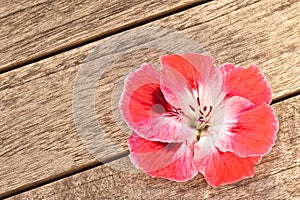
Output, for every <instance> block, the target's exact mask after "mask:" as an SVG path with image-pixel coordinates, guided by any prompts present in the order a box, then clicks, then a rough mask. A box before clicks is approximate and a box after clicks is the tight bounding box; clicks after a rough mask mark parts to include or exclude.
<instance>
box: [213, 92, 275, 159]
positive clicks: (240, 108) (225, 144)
mask: <svg viewBox="0 0 300 200" xmlns="http://www.w3.org/2000/svg"><path fill="white" fill-rule="evenodd" d="M253 107H254V105H253V104H252V103H251V102H250V101H248V100H246V99H244V98H242V97H237V96H236V97H232V98H230V99H228V100H227V101H226V103H225V120H224V126H223V129H222V130H221V131H220V135H219V139H218V142H217V147H218V148H219V149H220V150H221V151H231V152H234V153H236V154H237V155H239V156H242V157H249V156H263V155H265V154H267V153H268V152H269V151H270V150H271V148H272V146H273V145H274V144H275V140H276V133H277V131H278V121H277V118H276V115H275V113H274V111H273V109H272V108H271V107H270V106H268V105H266V104H265V103H263V104H261V105H259V106H257V107H254V108H253Z"/></svg>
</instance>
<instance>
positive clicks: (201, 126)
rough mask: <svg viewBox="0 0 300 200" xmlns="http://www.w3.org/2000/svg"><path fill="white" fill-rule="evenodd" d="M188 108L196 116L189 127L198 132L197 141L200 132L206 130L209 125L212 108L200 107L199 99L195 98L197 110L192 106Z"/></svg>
mask: <svg viewBox="0 0 300 200" xmlns="http://www.w3.org/2000/svg"><path fill="white" fill-rule="evenodd" d="M189 107H190V109H191V110H192V111H193V112H194V113H195V116H197V117H196V120H194V121H193V123H192V124H191V126H192V127H193V128H196V129H197V130H198V136H197V139H198V140H199V138H200V136H201V132H202V130H205V129H207V128H208V127H209V126H210V125H211V123H210V119H211V113H212V110H213V107H212V106H207V105H202V104H201V102H200V99H199V97H197V108H194V107H193V106H192V105H189Z"/></svg>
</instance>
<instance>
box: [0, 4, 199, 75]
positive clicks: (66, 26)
mask: <svg viewBox="0 0 300 200" xmlns="http://www.w3.org/2000/svg"><path fill="white" fill-rule="evenodd" d="M201 2H203V0H161V1H158V0H151V1H141V0H122V1H119V0H104V1H103V0H97V1H95V0H72V1H71V0H70V1H63V0H53V1H46V0H38V1H23V0H22V1H15V0H13V1H10V0H1V1H0V30H1V31H0V71H3V70H7V69H9V68H14V67H16V66H20V65H23V64H25V63H30V62H31V61H32V60H35V59H39V58H43V57H44V56H46V55H48V54H55V53H57V52H59V51H61V50H63V49H66V48H71V47H74V46H77V45H80V44H82V43H86V42H89V41H91V40H95V39H97V38H101V37H104V36H105V35H109V34H113V33H116V32H118V31H120V30H123V29H125V28H127V27H132V26H134V25H138V24H141V23H143V22H146V21H147V20H151V19H156V18H158V17H159V16H163V15H166V14H168V13H172V12H174V11H175V10H179V9H183V8H185V7H188V6H190V5H193V4H194V5H196V4H199V3H201ZM1 11H2V12H1Z"/></svg>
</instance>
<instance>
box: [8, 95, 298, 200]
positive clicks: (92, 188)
mask: <svg viewBox="0 0 300 200" xmlns="http://www.w3.org/2000/svg"><path fill="white" fill-rule="evenodd" d="M273 108H274V109H275V111H276V114H277V116H278V119H279V124H280V130H279V132H278V138H277V141H276V145H275V146H274V147H273V149H272V150H271V152H270V153H269V154H268V155H267V156H265V157H264V158H263V160H262V162H261V163H260V164H259V165H257V166H255V176H254V178H252V179H245V180H243V181H240V182H238V183H235V184H231V185H226V186H221V187H219V188H217V189H214V188H212V187H210V186H209V185H208V184H207V183H206V182H205V180H204V177H203V176H202V175H197V176H196V177H195V178H194V179H192V180H190V181H188V182H184V183H176V182H172V181H168V180H164V179H159V178H151V177H150V176H148V175H146V174H143V173H141V172H139V171H138V170H134V166H132V164H131V162H130V161H129V158H128V157H125V158H122V159H119V160H116V161H113V162H111V163H108V164H106V165H103V166H100V167H97V168H93V169H91V170H88V171H85V172H82V173H80V174H76V175H74V176H71V177H68V178H65V179H62V180H59V181H56V182H53V183H50V184H48V185H45V186H42V187H39V188H36V189H33V190H31V191H28V192H25V193H23V194H20V195H17V196H14V197H12V198H11V199H31V198H33V199H74V198H77V199H272V200H273V199H299V198H300V185H299V181H300V125H299V123H298V122H299V120H300V96H296V97H294V98H290V99H288V100H286V101H282V102H279V103H277V104H274V105H273ZM116 166H122V167H121V168H116ZM119 169H122V170H119Z"/></svg>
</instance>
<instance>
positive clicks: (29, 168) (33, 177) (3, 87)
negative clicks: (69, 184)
mask: <svg viewBox="0 0 300 200" xmlns="http://www.w3.org/2000/svg"><path fill="white" fill-rule="evenodd" d="M299 10H300V2H299V1H293V2H292V1H290V2H282V1H279V0H278V1H272V2H271V1H267V0H265V1H259V2H257V1H242V0H240V1H233V0H232V1H229V0H228V1H217V2H211V3H207V4H205V5H201V6H198V7H195V8H193V9H189V10H188V11H185V12H183V13H179V14H176V15H174V16H170V17H167V18H165V19H162V20H159V21H157V22H155V23H151V24H147V25H145V26H143V27H141V29H140V30H143V29H146V28H147V27H150V26H156V27H167V28H172V29H175V30H176V29H177V30H181V32H182V33H185V34H187V35H188V36H189V37H192V38H194V39H195V41H198V42H200V43H201V44H202V45H203V47H204V48H205V50H206V51H207V52H209V53H210V54H211V55H212V56H213V57H215V58H216V59H217V63H218V64H221V63H223V62H233V63H235V64H239V65H246V66H248V65H250V64H252V63H257V64H258V65H259V66H260V67H261V69H262V70H263V71H264V73H265V75H266V77H267V79H268V81H269V83H270V85H271V87H272V89H273V99H278V98H281V97H284V96H285V95H287V94H291V93H295V92H297V91H298V90H299V88H300V87H299V86H300V76H299V73H297V72H298V70H299V64H300V57H299V56H298V57H297V55H298V54H299V49H300V48H299V46H300V42H299V40H300V37H298V36H299V34H300V30H299V28H300V26H297V24H299V20H298V18H297V15H299ZM241 16H242V17H241ZM146 31H147V30H146ZM129 33H130V32H129ZM122 34H126V33H122ZM122 34H118V35H115V36H112V37H109V38H106V39H103V40H101V41H97V42H94V43H90V44H88V45H85V46H82V47H80V48H76V49H73V50H70V51H67V52H65V53H62V54H59V55H56V56H53V57H50V58H48V59H45V60H42V61H39V62H37V63H33V64H31V65H27V66H25V67H23V68H19V69H16V70H14V71H11V72H8V73H5V74H1V75H0V97H1V101H0V110H1V111H0V114H1V120H0V132H1V135H0V147H1V152H0V163H1V165H0V195H1V194H8V193H10V192H13V191H18V190H19V189H21V188H26V187H28V185H30V184H33V185H34V184H36V183H42V182H43V181H45V180H51V179H52V178H53V177H59V176H60V175H61V174H64V173H66V172H68V171H72V170H73V171H76V170H77V169H78V168H81V167H82V166H88V165H90V164H91V163H95V162H96V161H97V160H96V159H95V158H94V157H93V155H91V153H90V152H89V151H88V150H87V149H86V148H85V146H84V145H83V141H82V138H80V137H79V136H78V132H77V131H76V127H75V123H74V116H73V115H74V110H73V107H72V106H73V102H72V98H73V96H72V95H73V89H74V84H75V78H76V75H77V74H78V70H79V69H81V67H80V66H83V65H85V64H89V61H86V60H85V58H86V57H87V55H89V54H90V53H91V52H93V50H94V48H95V47H97V46H99V45H100V46H101V45H102V44H104V43H105V42H107V41H110V39H111V38H120V37H122ZM156 36H157V35H156ZM162 38H168V35H165V36H162ZM160 39H161V38H160V37H158V38H156V37H155V36H153V37H149V38H144V37H141V38H140V37H136V39H135V40H136V44H137V46H138V47H141V48H142V47H143V45H144V44H148V43H151V42H155V41H156V42H157V43H159V42H160ZM171 42H173V41H171ZM174 42H176V41H174ZM123 44H124V45H123ZM178 47H179V48H182V49H184V46H183V47H181V46H178ZM130 48H132V46H130V41H129V42H127V43H126V41H124V42H123V43H119V44H117V45H116V46H111V48H107V49H104V50H103V51H102V52H101V51H100V52H99V54H98V55H97V56H98V57H99V58H102V57H104V58H105V56H114V55H117V53H118V52H122V51H126V50H128V49H130ZM163 53H165V52H164V51H158V50H153V49H144V50H139V51H134V52H132V53H130V54H126V55H124V56H122V57H120V58H117V59H116V61H115V62H114V63H112V64H111V65H109V66H107V69H106V71H105V73H104V74H103V76H102V78H101V79H100V80H99V81H98V86H95V88H96V90H97V92H96V96H95V99H96V105H95V113H96V119H97V120H98V124H97V125H96V126H94V127H93V126H92V125H91V124H86V126H87V127H86V128H88V129H87V130H86V133H87V135H88V136H91V134H90V132H91V131H93V130H94V129H95V128H96V127H100V128H101V130H102V131H103V133H102V134H104V135H105V136H106V138H109V140H110V141H109V142H106V141H105V142H104V141H101V140H100V141H97V140H96V139H93V138H90V141H91V142H93V141H96V142H99V143H98V144H97V145H96V146H98V147H101V148H102V149H101V150H99V151H98V154H97V157H98V158H99V157H100V158H101V159H108V158H111V157H114V156H116V155H118V154H119V153H122V152H124V151H126V150H127V145H126V141H127V138H128V136H129V134H130V131H129V130H128V129H126V128H125V127H124V123H122V119H121V118H120V115H119V113H118V108H117V106H116V102H117V100H118V97H119V96H120V93H121V89H122V87H121V86H122V81H123V80H124V77H125V76H126V74H128V72H129V71H131V70H132V69H134V68H136V66H139V65H140V64H141V63H143V62H149V63H157V62H158V60H157V59H158V57H159V55H162V54H163ZM95 60H96V58H95ZM156 66H157V65H156ZM87 67H88V66H87ZM90 73H91V77H93V76H94V75H93V74H96V73H97V71H95V73H93V71H91V72H90ZM75 96H76V93H75ZM80 98H81V99H85V98H86V97H85V96H80ZM86 108H88V107H82V108H79V112H80V114H81V115H82V116H84V117H85V118H86V119H89V118H92V117H93V114H91V113H89V112H86ZM79 124H80V122H79ZM82 125H85V124H82ZM93 136H94V135H93ZM116 147H118V148H116ZM2 163H3V164H2Z"/></svg>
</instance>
